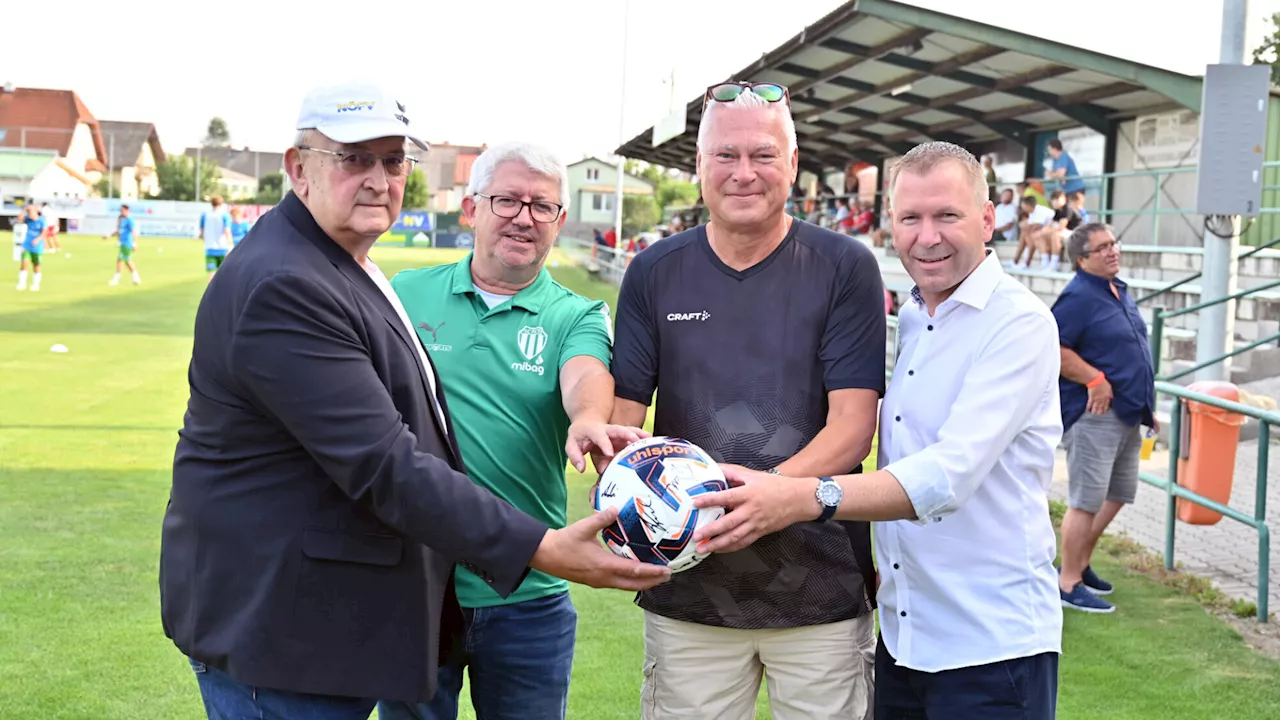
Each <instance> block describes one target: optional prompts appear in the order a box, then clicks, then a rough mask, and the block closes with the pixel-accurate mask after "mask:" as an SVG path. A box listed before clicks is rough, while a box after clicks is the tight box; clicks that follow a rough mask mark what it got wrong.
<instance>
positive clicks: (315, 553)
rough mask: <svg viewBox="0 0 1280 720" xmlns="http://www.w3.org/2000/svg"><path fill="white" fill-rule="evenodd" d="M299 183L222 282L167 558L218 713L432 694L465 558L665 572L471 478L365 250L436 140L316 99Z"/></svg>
mask: <svg viewBox="0 0 1280 720" xmlns="http://www.w3.org/2000/svg"><path fill="white" fill-rule="evenodd" d="M297 129H298V131H299V134H298V137H297V139H296V140H295V142H294V146H293V147H291V148H289V149H288V151H287V152H286V153H285V169H286V171H287V172H288V175H289V180H290V183H291V184H292V187H293V190H292V191H291V192H290V193H289V194H288V195H287V196H286V197H285V198H284V200H282V201H281V203H280V205H279V206H278V207H276V208H275V209H274V210H272V211H271V212H269V213H267V214H266V215H264V216H263V217H262V218H261V219H260V220H259V221H258V224H257V225H256V226H255V229H254V237H253V238H252V240H250V241H249V242H246V243H244V244H242V245H241V246H240V248H239V249H238V250H237V251H236V252H234V253H231V254H230V255H229V256H228V257H227V260H226V262H225V263H223V265H222V267H221V268H220V269H219V271H218V273H217V274H216V275H215V276H214V278H213V280H212V281H211V282H210V283H209V287H208V290H207V291H206V293H205V295H204V297H203V299H202V300H201V303H200V308H199V310H198V311H197V314H196V323H195V342H194V345H193V348H192V359H191V367H190V370H189V372H188V377H189V381H190V387H191V393H190V400H189V402H188V406H187V413H186V417H185V419H184V424H183V429H182V430H181V432H180V433H179V441H178V447H177V450H176V452H175V456H174V469H173V486H172V491H171V495H170V500H169V507H168V510H167V511H166V513H165V520H164V528H163V533H162V545H161V557H160V599H161V615H162V621H163V625H164V629H165V633H166V634H167V635H168V636H169V637H170V638H171V639H172V640H173V642H174V643H175V644H176V645H177V646H178V648H179V649H180V650H181V651H182V652H183V653H184V654H185V655H186V656H187V657H188V658H189V659H190V663H191V667H192V668H193V670H194V671H195V673H196V677H197V678H198V682H199V685H200V690H201V694H202V696H203V699H204V704H205V709H206V711H207V713H208V715H209V717H210V718H230V717H235V718H239V717H279V718H284V717H307V718H314V719H316V720H328V719H329V718H334V719H339V718H341V719H343V720H345V719H347V718H351V719H352V720H354V719H356V718H359V720H365V719H366V718H368V717H369V714H370V713H371V712H372V710H373V708H374V706H375V705H376V703H377V701H378V700H379V699H387V700H403V701H411V702H417V701H425V700H429V699H431V697H432V696H433V694H434V693H435V689H436V673H437V667H438V662H439V653H440V652H441V651H442V649H444V648H448V647H450V646H451V643H452V638H453V636H454V635H455V634H456V633H457V631H458V629H459V628H460V627H461V622H462V616H461V612H460V610H459V608H458V603H457V600H456V598H455V595H454V591H453V588H452V583H453V573H452V568H453V566H454V564H455V563H456V564H459V565H461V566H462V567H464V568H466V569H467V570H469V571H470V572H472V573H473V574H474V575H476V576H477V577H479V578H481V579H482V580H483V581H484V582H486V583H488V584H489V586H490V587H491V588H493V590H494V591H495V592H497V593H498V594H500V595H506V594H509V593H511V592H512V591H514V590H515V589H516V588H517V587H518V586H519V585H520V584H521V582H522V581H523V579H524V577H525V575H526V574H527V573H528V572H529V569H530V568H533V569H537V570H541V571H543V572H546V573H548V574H551V575H554V576H557V577H562V578H565V579H567V580H571V581H574V582H580V583H585V584H589V585H592V586H596V587H616V588H622V589H629V590H631V589H641V588H648V587H651V586H653V585H655V584H657V583H659V582H661V581H663V580H664V579H666V577H668V573H667V572H666V571H664V570H662V569H659V568H656V567H654V566H648V565H644V564H641V563H637V562H632V561H628V560H624V559H622V558H618V557H615V556H614V555H612V554H611V553H609V551H608V550H605V549H604V548H603V547H602V546H601V545H600V544H599V542H598V541H597V540H596V538H595V536H596V534H597V533H598V532H599V531H600V530H601V529H603V528H604V527H606V526H607V525H608V524H610V523H611V522H613V519H614V514H613V513H601V514H599V515H596V516H594V517H592V518H588V519H586V520H583V521H580V522H578V523H576V524H574V525H571V526H569V527H567V528H564V529H562V530H558V529H548V527H547V526H546V525H545V524H543V523H540V522H538V521H537V520H535V519H533V518H532V517H530V516H529V515H527V514H525V513H523V512H521V511H519V510H516V509H515V508H514V507H512V506H511V505H510V504H508V503H506V502H505V501H503V500H500V499H499V498H497V497H495V496H494V495H492V494H490V493H489V492H488V491H487V490H485V489H483V488H481V487H480V486H478V485H476V484H475V483H473V482H472V481H471V480H470V479H469V478H468V477H467V476H466V475H465V474H463V473H464V468H463V465H462V459H461V457H460V453H459V451H458V446H457V440H456V435H455V428H454V427H453V426H452V422H451V420H450V418H449V409H448V405H447V402H446V400H445V397H444V394H443V392H442V391H441V390H440V381H439V378H438V376H437V375H436V373H435V370H434V368H433V366H432V364H431V360H430V358H429V357H428V356H427V354H426V351H425V349H424V348H423V346H422V344H421V342H420V341H419V340H418V337H417V335H416V334H415V332H414V329H413V327H412V326H411V324H410V322H409V320H408V317H407V316H406V314H405V311H404V308H403V307H402V306H401V305H400V302H399V301H398V300H397V299H396V296H395V294H394V292H392V290H391V288H390V285H389V284H388V282H387V280H386V278H385V277H384V276H383V275H382V273H381V271H380V270H378V268H377V266H376V265H374V264H373V262H372V261H371V260H370V259H369V257H368V253H369V250H370V248H371V247H372V246H373V244H374V242H375V241H376V240H377V238H378V237H379V236H381V235H382V234H383V233H384V232H386V231H387V229H388V228H390V227H391V224H392V223H393V222H394V221H395V220H396V218H397V216H398V215H399V212H400V204H401V201H402V199H403V196H404V185H405V179H406V177H407V176H408V173H409V170H410V168H411V167H412V165H413V162H414V159H413V158H412V157H410V156H408V155H406V153H405V145H406V140H408V141H412V142H413V144H414V145H416V146H417V147H418V148H419V149H421V150H424V151H425V150H426V149H427V146H426V143H424V142H422V141H421V140H420V139H418V138H417V137H416V136H415V135H414V133H413V131H412V129H411V125H410V121H409V117H408V116H407V114H406V110H405V107H404V105H403V104H401V103H400V102H398V101H397V100H396V99H395V98H394V97H392V96H390V95H387V94H386V93H384V92H382V91H381V90H379V89H378V88H375V87H371V86H367V85H348V86H336V87H327V88H322V89H319V90H316V91H314V92H313V93H311V94H310V95H308V97H307V98H306V100H305V101H304V103H303V108H302V113H301V115H300V117H299V120H298V123H297Z"/></svg>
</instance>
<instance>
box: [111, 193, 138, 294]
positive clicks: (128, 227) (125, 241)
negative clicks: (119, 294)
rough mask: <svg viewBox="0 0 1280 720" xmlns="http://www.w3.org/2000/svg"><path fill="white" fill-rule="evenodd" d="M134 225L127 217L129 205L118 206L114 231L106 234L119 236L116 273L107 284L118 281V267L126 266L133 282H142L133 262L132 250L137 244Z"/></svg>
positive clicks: (113, 283) (135, 283)
mask: <svg viewBox="0 0 1280 720" xmlns="http://www.w3.org/2000/svg"><path fill="white" fill-rule="evenodd" d="M134 235H135V226H134V224H133V218H131V217H129V206H128V205H121V206H120V217H119V218H117V219H116V231H115V232H113V233H111V234H110V235H108V236H107V237H108V238H112V237H118V238H120V252H119V253H118V254H117V255H116V274H115V275H112V276H111V281H110V282H108V283H107V284H108V285H116V284H118V283H119V282H120V267H121V266H122V265H123V266H127V267H128V268H129V272H131V273H133V284H134V285H137V284H139V283H141V282H142V278H140V277H138V267H137V266H136V265H134V264H133V250H134V248H135V247H136V246H137V244H136V241H135V240H134Z"/></svg>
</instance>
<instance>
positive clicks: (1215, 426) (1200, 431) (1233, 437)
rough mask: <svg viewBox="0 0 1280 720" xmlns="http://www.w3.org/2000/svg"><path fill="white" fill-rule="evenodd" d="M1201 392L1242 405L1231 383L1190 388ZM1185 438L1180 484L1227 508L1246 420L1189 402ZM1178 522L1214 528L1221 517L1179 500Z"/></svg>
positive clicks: (1188, 387)
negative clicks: (1241, 432)
mask: <svg viewBox="0 0 1280 720" xmlns="http://www.w3.org/2000/svg"><path fill="white" fill-rule="evenodd" d="M1187 389H1188V390H1190V391H1192V392H1198V393H1201V394H1204V395H1209V396H1211V397H1215V398H1221V399H1223V400H1230V401H1231V402H1240V390H1239V389H1238V388H1237V387H1236V386H1235V385H1232V384H1231V383H1229V382H1219V381H1213V380H1210V381H1204V382H1198V383H1192V384H1191V385H1188V386H1187ZM1186 404H1187V411H1188V413H1187V415H1185V416H1184V417H1185V419H1186V422H1188V423H1190V426H1191V427H1190V428H1189V430H1190V432H1187V430H1188V428H1184V429H1183V433H1184V434H1183V437H1184V438H1186V440H1185V441H1184V445H1183V450H1182V455H1184V457H1179V458H1178V484H1179V485H1181V486H1182V487H1185V488H1186V489H1188V490H1190V491H1192V492H1195V493H1199V494H1200V495H1203V496H1205V497H1207V498H1209V499H1210V500H1216V501H1217V502H1220V503H1222V504H1223V505H1227V504H1228V503H1229V502H1230V501H1231V484H1232V479H1233V478H1234V477H1235V472H1236V447H1237V446H1238V445H1239V443H1240V426H1241V425H1244V423H1245V416H1244V415H1241V414H1240V413H1234V412H1230V411H1228V410H1223V409H1221V408H1216V407H1213V406H1211V405H1206V404H1204V403H1201V402H1196V401H1194V400H1187V401H1186ZM1178 519H1179V520H1181V521H1183V522H1185V523H1188V524H1191V525H1214V524H1217V522H1218V521H1219V520H1221V519H1222V515H1221V514H1220V513H1216V512H1214V511H1212V510H1210V509H1208V508H1204V507H1201V506H1199V505H1196V504H1195V503H1192V502H1188V501H1186V500H1183V499H1182V498H1178Z"/></svg>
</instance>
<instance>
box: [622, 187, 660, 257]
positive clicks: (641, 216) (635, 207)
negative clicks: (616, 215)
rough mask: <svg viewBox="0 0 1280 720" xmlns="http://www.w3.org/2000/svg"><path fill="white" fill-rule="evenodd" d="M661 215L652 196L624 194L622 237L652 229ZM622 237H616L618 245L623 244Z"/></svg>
mask: <svg viewBox="0 0 1280 720" xmlns="http://www.w3.org/2000/svg"><path fill="white" fill-rule="evenodd" d="M661 217H662V213H661V211H660V210H659V208H658V204H657V202H655V201H654V199H653V197H652V196H650V195H626V196H624V197H623V198H622V238H629V237H631V236H632V235H635V234H636V233H642V232H644V231H646V230H652V229H653V226H654V225H657V224H658V220H659V219H660V218H661ZM622 238H618V247H623V246H624V243H623V240H622Z"/></svg>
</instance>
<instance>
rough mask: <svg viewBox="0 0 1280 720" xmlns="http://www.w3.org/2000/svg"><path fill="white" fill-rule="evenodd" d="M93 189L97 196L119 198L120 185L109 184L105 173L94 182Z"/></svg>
mask: <svg viewBox="0 0 1280 720" xmlns="http://www.w3.org/2000/svg"><path fill="white" fill-rule="evenodd" d="M108 186H110V187H108ZM93 191H94V192H95V193H97V194H98V197H103V198H112V199H115V200H119V199H120V186H119V185H114V186H111V181H110V179H108V178H107V176H106V175H103V176H102V177H101V178H100V179H99V180H98V182H97V183H95V184H94V186H93Z"/></svg>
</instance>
